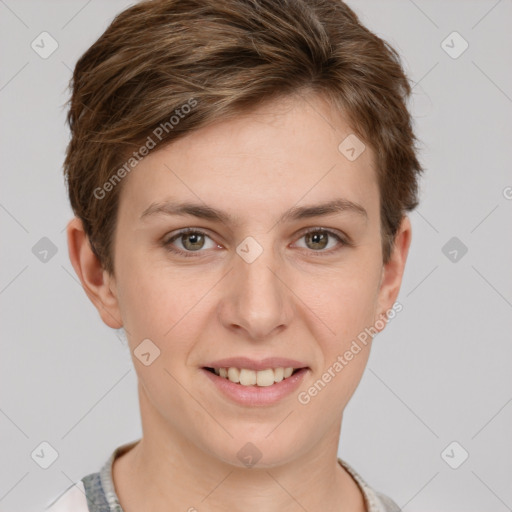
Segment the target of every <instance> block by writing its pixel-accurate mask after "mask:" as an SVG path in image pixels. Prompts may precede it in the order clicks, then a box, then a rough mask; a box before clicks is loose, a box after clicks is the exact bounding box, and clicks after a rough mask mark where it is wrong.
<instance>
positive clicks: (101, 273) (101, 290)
mask: <svg viewBox="0 0 512 512" xmlns="http://www.w3.org/2000/svg"><path fill="white" fill-rule="evenodd" d="M67 236H68V251H69V259H70V260H71V264H72V265H73V268H74V269H75V272H76V274H77V275H78V277H79V278H80V282H81V283H82V286H83V288H84V290H85V293H86V294H87V296H88V297H89V299H90V300H91V302H92V303H93V304H94V306H95V307H96V309H97V310H98V313H99V314H100V316H101V319H102V320H103V322H105V324H107V325H108V326H109V327H112V328H113V329H119V328H120V327H122V326H123V322H122V320H121V315H120V311H119V304H118V301H117V296H116V288H115V280H114V276H112V275H110V274H109V273H108V272H107V271H106V270H104V269H103V266H102V264H101V263H100V261H99V259H98V258H97V256H96V255H95V254H94V252H93V251H92V249H91V245H90V243H89V239H88V237H87V235H86V234H85V231H84V228H83V224H82V221H81V220H80V219H79V218H77V217H74V218H73V219H72V220H71V221H70V222H69V223H68V225H67Z"/></svg>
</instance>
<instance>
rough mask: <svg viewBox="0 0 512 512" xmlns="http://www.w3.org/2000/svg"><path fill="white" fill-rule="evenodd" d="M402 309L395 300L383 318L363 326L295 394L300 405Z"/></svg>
mask: <svg viewBox="0 0 512 512" xmlns="http://www.w3.org/2000/svg"><path fill="white" fill-rule="evenodd" d="M402 310H403V306H402V304H401V303H400V302H398V301H397V302H395V303H394V304H393V307H392V308H391V309H388V311H387V312H386V314H385V315H383V316H384V318H379V319H378V320H376V321H375V323H374V324H373V325H372V326H371V327H365V328H364V330H363V331H361V332H360V333H359V334H358V335H357V337H356V339H354V340H352V344H351V345H350V348H349V349H348V350H346V351H345V352H344V353H343V354H340V355H338V357H337V358H336V360H335V361H334V362H333V363H332V364H331V365H330V366H329V367H328V368H327V370H325V372H324V373H323V374H322V376H321V377H320V378H319V379H318V380H317V381H316V382H315V383H314V384H313V385H312V386H310V387H309V388H308V389H307V390H306V391H301V392H300V393H299V394H298V395H297V400H298V401H299V403H300V404H302V405H307V404H309V403H310V402H311V400H312V398H314V397H315V396H317V395H318V393H320V392H321V391H322V390H323V389H324V388H325V386H327V384H329V382H331V380H332V379H334V378H335V377H336V375H338V373H340V372H341V371H342V370H343V368H345V366H347V365H348V364H349V362H350V361H352V360H353V359H354V357H356V356H357V354H359V353H360V352H361V350H362V349H363V347H362V346H361V345H363V346H364V347H366V345H367V344H368V341H369V340H371V339H373V338H374V336H375V335H376V334H377V333H378V332H379V331H381V330H382V329H384V327H385V326H386V324H387V323H388V322H389V321H390V320H393V318H395V316H396V315H397V314H398V313H400V312H401V311H402Z"/></svg>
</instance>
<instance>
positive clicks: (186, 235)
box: [163, 228, 217, 257]
mask: <svg viewBox="0 0 512 512" xmlns="http://www.w3.org/2000/svg"><path fill="white" fill-rule="evenodd" d="M206 238H209V239H210V240H211V241H212V246H211V247H206V248H207V249H211V248H213V247H215V246H217V244H215V243H214V242H213V240H212V239H211V238H210V237H209V236H208V235H207V234H206V233H205V232H204V231H200V230H197V229H192V228H187V229H182V230H181V231H180V232H179V233H177V234H175V235H174V236H172V237H171V238H169V239H167V240H165V241H164V242H163V243H164V246H165V248H166V249H167V250H169V251H171V252H174V253H177V254H180V255H182V256H185V257H189V256H195V254H191V253H194V252H201V249H203V248H204V247H205V239H206ZM175 240H179V241H180V243H181V246H182V249H180V248H176V247H175V246H174V245H173V244H174V241H175Z"/></svg>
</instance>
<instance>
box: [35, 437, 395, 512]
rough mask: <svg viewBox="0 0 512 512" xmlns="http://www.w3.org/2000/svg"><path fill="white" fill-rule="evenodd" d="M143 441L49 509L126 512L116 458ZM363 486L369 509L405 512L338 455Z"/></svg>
mask: <svg viewBox="0 0 512 512" xmlns="http://www.w3.org/2000/svg"><path fill="white" fill-rule="evenodd" d="M138 442H139V441H133V442H130V443H126V444H123V445H121V446H118V447H117V448H116V449H115V450H114V451H113V452H112V454H111V455H110V457H109V458H108V460H107V461H106V462H105V463H104V464H103V466H102V468H101V469H100V471H98V472H97V473H91V474H89V475H87V476H84V477H83V478H82V479H81V480H79V481H78V482H77V483H76V484H73V485H71V486H70V487H68V488H67V489H66V490H65V491H64V492H63V493H62V494H61V495H60V496H59V497H57V499H56V500H54V501H53V502H52V503H50V505H48V506H47V507H46V508H45V509H44V510H45V511H46V512H123V509H122V508H121V505H120V503H119V498H118V497H117V494H116V490H115V488H114V482H113V478H112V465H113V462H114V459H116V457H119V456H121V455H122V454H123V453H125V452H126V451H128V450H129V449H130V448H132V447H133V446H134V445H135V444H137V443H138ZM338 462H339V463H340V464H341V465H342V466H343V467H344V468H345V469H346V470H347V472H348V473H349V474H350V475H351V476H352V478H353V479H354V480H355V482H356V483H357V485H358V487H359V488H360V490H361V492H362V494H363V497H364V502H365V506H366V509H367V512H401V509H400V507H399V506H398V505H397V504H396V503H395V502H394V501H393V500H392V499H391V498H389V497H388V496H386V495H384V494H382V493H380V492H377V491H375V490H374V489H372V488H371V487H370V486H369V485H368V484H367V483H366V482H365V481H364V480H363V479H362V478H361V476H360V475H359V474H358V473H357V472H356V471H355V470H354V469H353V468H352V467H351V466H350V465H349V464H347V462H345V461H343V460H342V459H340V458H338Z"/></svg>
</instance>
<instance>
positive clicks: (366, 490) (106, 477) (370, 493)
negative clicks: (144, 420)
mask: <svg viewBox="0 0 512 512" xmlns="http://www.w3.org/2000/svg"><path fill="white" fill-rule="evenodd" d="M139 442H140V439H138V440H136V441H130V442H128V443H125V444H122V445H120V446H118V447H117V448H116V449H115V450H114V451H113V452H112V453H111V455H110V457H109V458H108V459H107V461H106V462H105V463H104V465H103V467H102V468H101V470H100V479H101V485H102V487H103V490H104V492H105V497H106V500H107V502H108V504H109V509H110V512H124V511H123V509H122V508H121V504H120V503H119V497H118V496H117V493H116V490H115V487H114V480H113V476H112V466H113V463H114V460H115V459H116V458H118V457H120V456H121V455H123V454H124V453H126V452H127V451H129V450H131V449H132V448H133V447H134V446H135V445H136V444H137V443H139ZM337 460H338V464H340V465H341V466H342V467H343V468H344V469H345V470H346V471H347V472H348V474H349V475H350V476H351V477H352V479H353V480H354V481H355V483H356V485H357V486H358V487H359V490H360V491H361V493H362V495H363V500H364V504H365V509H366V512H381V511H382V510H383V508H382V505H381V502H380V500H379V498H378V497H377V495H376V494H375V491H374V490H373V489H372V488H371V487H370V486H369V485H368V484H367V483H366V481H365V480H364V479H363V478H362V477H361V475H359V473H358V472H357V471H356V470H355V469H354V468H353V467H352V466H351V465H350V464H348V463H347V462H346V461H344V460H343V459H341V458H340V457H337Z"/></svg>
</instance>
